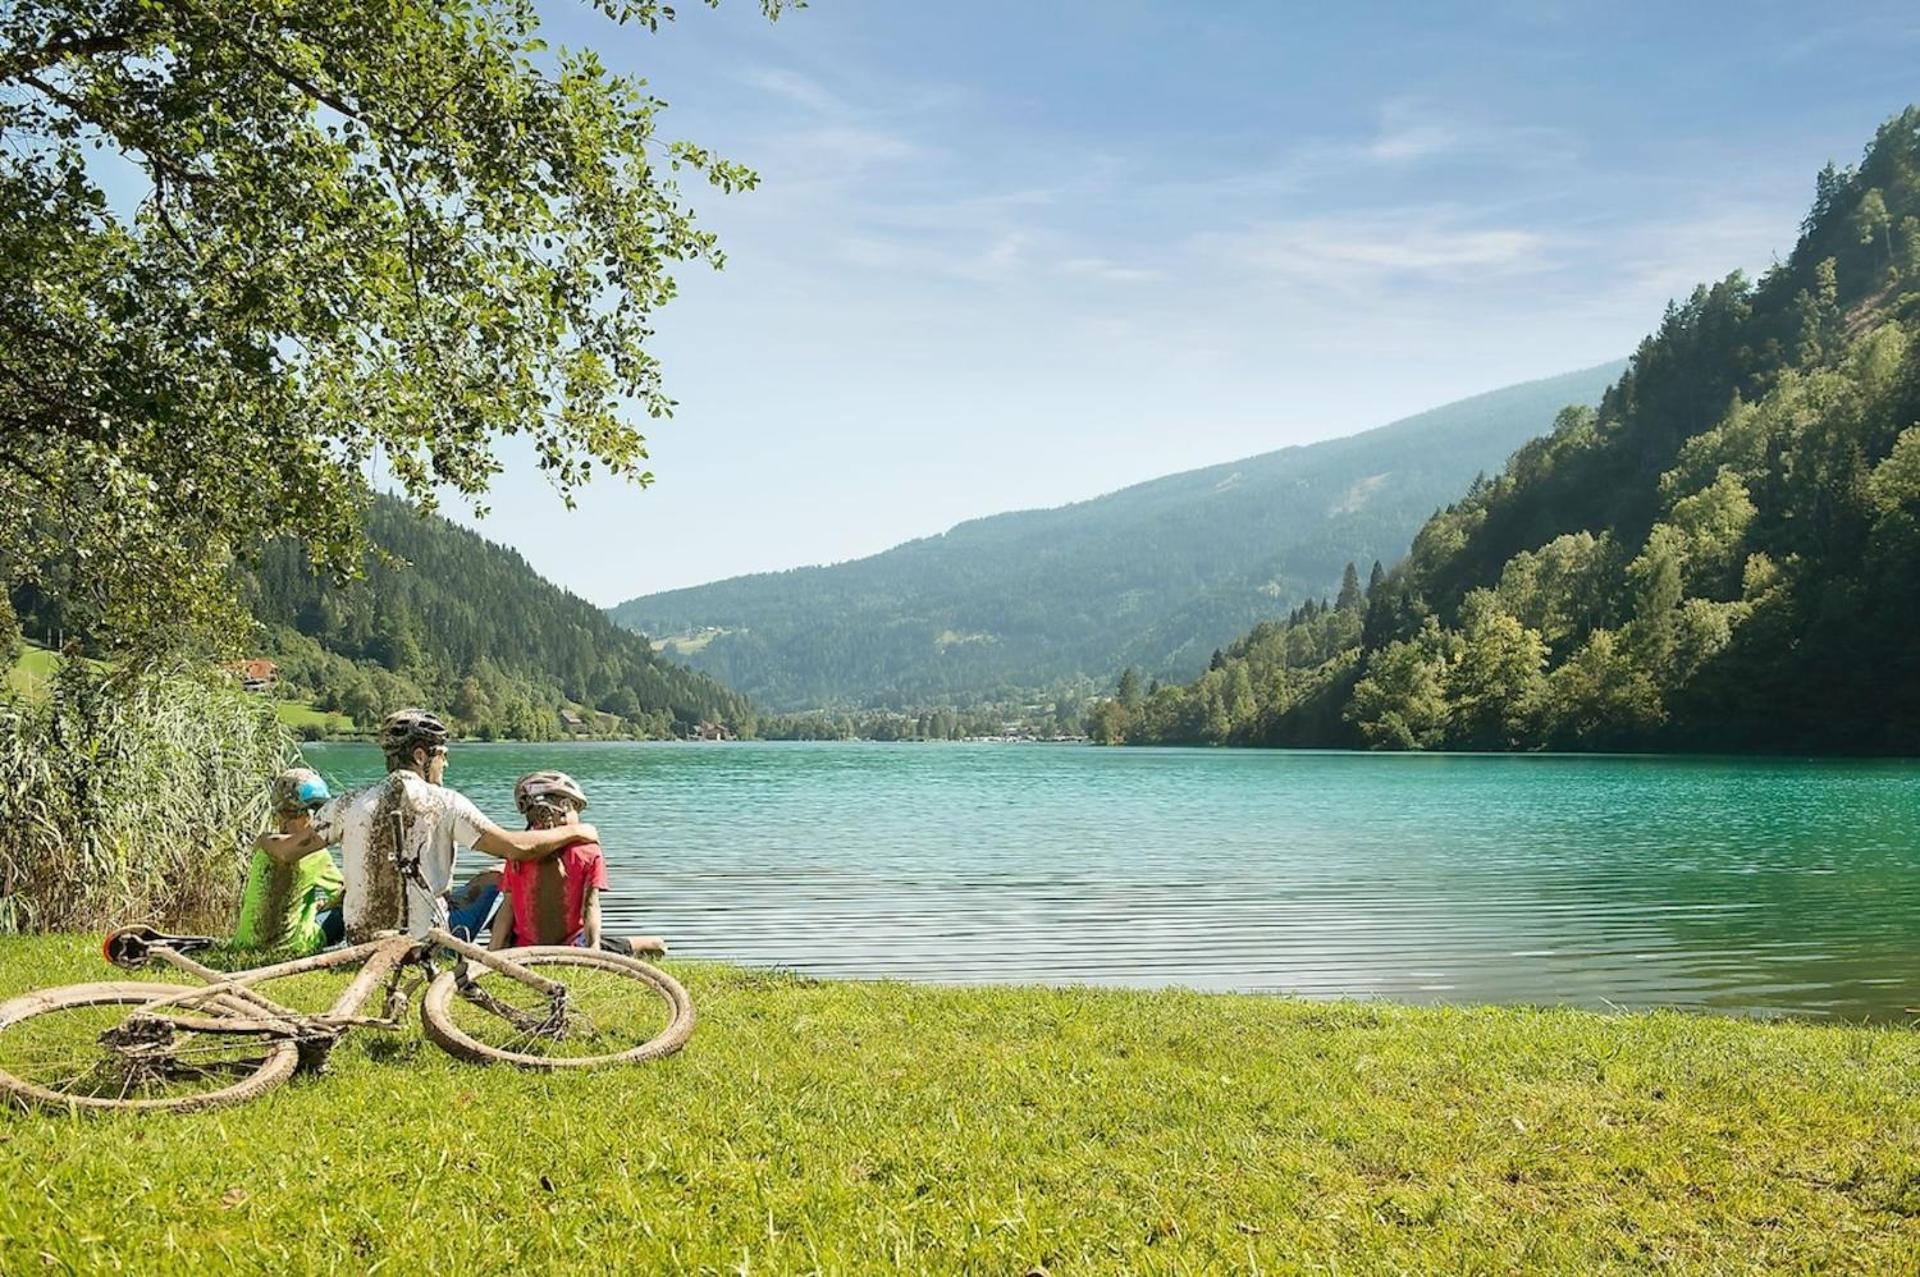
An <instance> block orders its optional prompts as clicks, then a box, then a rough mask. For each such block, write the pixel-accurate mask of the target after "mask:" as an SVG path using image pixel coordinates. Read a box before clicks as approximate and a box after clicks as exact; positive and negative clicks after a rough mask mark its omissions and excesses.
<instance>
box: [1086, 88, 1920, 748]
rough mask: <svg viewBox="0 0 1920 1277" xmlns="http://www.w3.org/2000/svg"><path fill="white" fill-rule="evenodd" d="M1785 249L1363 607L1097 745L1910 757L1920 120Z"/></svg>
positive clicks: (1296, 635) (1334, 613)
mask: <svg viewBox="0 0 1920 1277" xmlns="http://www.w3.org/2000/svg"><path fill="white" fill-rule="evenodd" d="M1801 232H1802V233H1801V237H1800V240H1799V243H1798V245H1797V246H1796V247H1795V249H1794V251H1793V253H1792V255H1791V256H1790V257H1789V258H1788V259H1787V260H1786V261H1785V262H1783V263H1781V264H1779V265H1777V266H1775V267H1774V268H1773V269H1771V270H1769V271H1768V272H1767V273H1766V274H1765V275H1764V276H1763V277H1762V278H1761V279H1760V281H1759V283H1758V284H1752V283H1749V282H1748V281H1747V280H1746V279H1744V278H1743V277H1741V276H1740V275H1738V274H1735V275H1732V276H1729V277H1728V278H1726V279H1724V280H1722V281H1720V282H1719V283H1717V284H1714V285H1711V286H1703V287H1701V288H1699V289H1697V290H1695V292H1694V293H1693V295H1692V296H1691V297H1689V298H1688V299H1687V300H1686V301H1685V302H1684V303H1681V304H1676V305H1672V306H1670V307H1669V308H1668V311H1667V314H1666V316H1665V317H1664V318H1663V319H1662V321H1661V323H1660V327H1659V329H1658V330H1657V331H1656V332H1655V333H1654V334H1653V335H1652V336H1650V337H1648V338H1647V339H1646V340H1645V341H1644V342H1643V343H1642V344H1641V346H1640V348H1639V350H1638V351H1637V352H1636V353H1635V355H1634V357H1633V360H1632V363H1631V366H1630V367H1629V368H1628V369H1627V371H1626V373H1625V374H1624V375H1622V376H1621V378H1620V379H1619V380H1618V381H1617V382H1616V383H1614V385H1613V386H1612V387H1611V388H1610V389H1609V390H1608V391H1607V393H1606V395H1605V397H1604V398H1603V399H1602V400H1601V403H1600V407H1599V409H1598V411H1597V412H1589V411H1570V412H1567V413H1565V414H1563V415H1562V416H1561V418H1560V420H1559V422H1558V424H1557V426H1556V428H1555V430H1554V432H1553V433H1552V435H1550V436H1549V437H1547V438H1545V439H1541V440H1538V441H1536V442H1534V443H1531V444H1528V445H1527V446H1526V447H1524V448H1522V449H1521V450H1520V451H1519V452H1517V453H1516V454H1515V455H1514V457H1513V459H1512V460H1511V461H1510V462H1509V463H1508V465H1507V467H1506V469H1505V471H1504V473H1502V474H1501V475H1500V476H1499V477H1498V478H1496V479H1494V480H1492V481H1491V482H1486V483H1479V484H1476V485H1475V486H1474V487H1473V488H1472V489H1471V490H1470V491H1469V492H1468V493H1467V495H1466V496H1465V498H1464V499H1463V500H1460V501H1458V502H1457V503H1456V504H1454V505H1452V506H1450V507H1449V508H1448V509H1446V510H1445V511H1443V512H1442V513H1440V514H1438V515H1436V516H1435V517H1434V518H1433V519H1431V520H1430V521H1429V522H1428V523H1427V525H1426V526H1425V527H1424V528H1422V529H1421V530H1420V533H1419V535H1418V536H1417V537H1416V538H1415V539H1414V544H1413V549H1412V552H1411V553H1410V555H1409V556H1408V557H1407V559H1406V560H1405V562H1404V563H1402V564H1401V565H1400V566H1399V567H1398V568H1396V569H1395V570H1394V572H1393V573H1392V574H1391V575H1390V576H1388V577H1386V578H1385V579H1383V580H1380V581H1379V582H1377V583H1376V584H1375V585H1374V587H1373V589H1372V590H1371V591H1370V592H1365V597H1364V599H1362V598H1355V597H1351V596H1350V597H1349V598H1348V599H1346V600H1345V605H1344V606H1342V605H1341V604H1338V603H1336V604H1335V605H1333V606H1331V607H1327V608H1321V607H1318V606H1316V607H1312V608H1307V609H1304V610H1303V611H1301V612H1299V613H1296V614H1295V615H1294V616H1293V617H1292V618H1290V620H1289V622H1288V623H1285V624H1276V625H1264V626H1260V627H1257V628H1256V629H1255V630H1254V631H1253V632H1252V633H1250V634H1249V635H1247V636H1246V637H1245V638H1243V639H1242V640H1240V641H1239V642H1238V643H1236V644H1234V645H1233V647H1232V648H1231V649H1230V650H1229V652H1228V653H1227V654H1226V655H1225V657H1224V658H1223V659H1222V661H1221V662H1219V664H1218V667H1217V668H1215V669H1211V670H1209V671H1208V672H1207V673H1206V674H1205V675H1204V676H1202V677H1201V678H1200V679H1198V680H1197V681H1196V682H1194V683H1193V684H1191V685H1189V686H1186V687H1175V688H1164V689H1161V690H1160V691H1159V692H1157V693H1156V694H1154V695H1152V696H1142V695H1141V694H1140V693H1139V692H1138V690H1137V681H1136V683H1135V688H1134V689H1133V690H1131V693H1130V695H1129V696H1128V697H1126V698H1124V701H1125V703H1122V698H1115V700H1114V701H1113V702H1111V703H1109V704H1107V705H1105V706H1103V707H1102V708H1101V711H1100V713H1099V715H1098V716H1097V718H1098V722H1097V726H1098V728H1099V732H1100V734H1101V735H1103V736H1105V737H1107V738H1109V739H1127V740H1144V741H1203V740H1204V741H1217V742H1235V743H1249V744H1322V745H1340V744H1366V745H1374V746H1383V747H1392V748H1432V747H1447V748H1487V749H1510V748H1537V747H1543V746H1551V747H1557V748H1570V749H1618V748H1682V749H1739V750H1753V749H1760V750H1812V751H1848V752H1856V751H1858V752H1899V753H1907V754H1911V753H1915V752H1920V644H1916V643H1915V641H1914V635H1915V625H1916V622H1917V621H1920V109H1915V108H1909V109H1908V110H1907V111H1905V112H1904V113H1903V114H1901V115H1900V116H1898V117H1897V118H1895V119H1893V120H1891V121H1889V122H1888V123H1887V124H1886V125H1884V126H1883V127H1882V128H1881V129H1880V131H1879V132H1878V134H1877V135H1876V136H1875V138H1874V141H1873V143H1872V144H1871V145H1870V146H1869V147H1868V148H1867V151H1866V154H1865V157H1864V159H1863V160H1862V162H1861V163H1860V165H1859V166H1858V167H1857V168H1846V169H1836V168H1835V167H1834V166H1832V165H1828V167H1827V168H1826V169H1825V170H1824V171H1822V172H1821V173H1820V175H1819V178H1818V180H1817V182H1816V186H1815V196H1814V203H1813V207H1812V209H1811V211H1809V213H1808V214H1807V217H1806V219H1805V221H1804V222H1803V223H1802V226H1801Z"/></svg>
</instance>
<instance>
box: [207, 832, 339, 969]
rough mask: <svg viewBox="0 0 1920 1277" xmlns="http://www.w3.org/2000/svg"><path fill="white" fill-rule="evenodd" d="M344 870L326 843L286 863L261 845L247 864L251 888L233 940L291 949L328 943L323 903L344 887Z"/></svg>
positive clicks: (309, 949)
mask: <svg viewBox="0 0 1920 1277" xmlns="http://www.w3.org/2000/svg"><path fill="white" fill-rule="evenodd" d="M341 886H342V883H341V878H340V871H339V870H338V869H336V868H334V864H333V857H332V856H330V855H328V854H327V852H326V851H325V850H324V849H322V850H320V851H316V852H313V853H311V854H309V855H306V856H302V857H301V858H300V859H299V860H297V861H295V862H294V863H293V864H290V865H283V864H281V863H280V862H279V861H277V860H275V859H274V858H273V857H272V856H269V855H268V854H267V853H266V852H264V851H259V850H255V851H254V853H253V862H252V864H250V865H248V867H247V887H246V894H245V895H243V896H242V897H241V898H240V921H239V923H238V924H236V925H235V927H234V932H233V943H234V947H235V948H239V949H286V950H288V951H290V952H292V953H294V954H297V955H304V954H309V953H313V952H315V951H316V950H318V949H319V948H320V947H321V946H323V945H324V944H326V938H325V937H324V936H323V935H321V933H320V908H321V906H322V905H324V904H325V903H326V902H327V900H328V899H329V898H331V897H333V896H336V895H338V894H339V893H340V890H341Z"/></svg>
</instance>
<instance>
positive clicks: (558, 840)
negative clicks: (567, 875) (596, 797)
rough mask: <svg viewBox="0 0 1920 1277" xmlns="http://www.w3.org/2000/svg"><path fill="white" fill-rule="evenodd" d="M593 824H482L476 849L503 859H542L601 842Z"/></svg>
mask: <svg viewBox="0 0 1920 1277" xmlns="http://www.w3.org/2000/svg"><path fill="white" fill-rule="evenodd" d="M599 841H600V835H599V834H598V833H597V832H595V830H594V828H593V826H592V825H558V826H555V827H554V828H552V829H502V828H500V826H498V825H491V824H490V825H483V826H480V827H479V828H477V829H475V830H474V839H473V848H474V850H475V851H484V852H485V853H486V854H487V855H489V856H498V857H499V858H500V859H501V860H542V859H545V858H546V857H548V856H551V855H552V854H553V853H554V852H556V851H559V850H560V849H561V848H562V847H570V846H572V845H573V844H574V843H577V842H599Z"/></svg>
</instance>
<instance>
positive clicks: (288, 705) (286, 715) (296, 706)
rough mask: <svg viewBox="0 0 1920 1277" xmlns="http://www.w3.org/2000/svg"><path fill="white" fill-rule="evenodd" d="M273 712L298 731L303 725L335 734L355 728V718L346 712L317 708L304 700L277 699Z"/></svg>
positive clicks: (342, 733) (331, 734)
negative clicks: (349, 716) (340, 712)
mask: <svg viewBox="0 0 1920 1277" xmlns="http://www.w3.org/2000/svg"><path fill="white" fill-rule="evenodd" d="M273 712H274V714H275V715H276V716H278V717H279V719H280V721H281V722H282V723H284V724H285V725H286V726H288V727H291V728H292V729H293V730H294V731H296V732H297V731H299V730H300V729H301V728H303V727H317V728H319V729H320V730H321V731H323V732H325V733H327V734H328V735H330V736H334V735H345V734H346V733H348V732H351V731H352V730H353V720H352V719H351V718H348V717H347V716H346V715H345V714H336V713H332V712H330V711H328V710H324V709H315V708H314V707H313V706H311V705H308V704H307V703H305V702H304V701H275V702H274V704H273Z"/></svg>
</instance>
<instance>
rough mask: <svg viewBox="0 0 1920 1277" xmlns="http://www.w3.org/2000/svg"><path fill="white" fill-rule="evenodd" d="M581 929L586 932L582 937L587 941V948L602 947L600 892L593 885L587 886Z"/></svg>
mask: <svg viewBox="0 0 1920 1277" xmlns="http://www.w3.org/2000/svg"><path fill="white" fill-rule="evenodd" d="M580 929H581V930H582V931H583V932H585V933H586V934H585V935H583V936H582V937H581V939H583V940H585V941H586V942H587V948H589V949H598V948H599V947H600V893H599V892H598V891H595V890H594V889H593V888H592V887H588V888H587V894H586V903H585V907H584V909H583V910H582V915H581V928H580Z"/></svg>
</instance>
